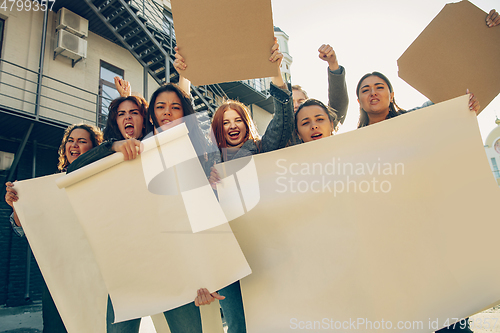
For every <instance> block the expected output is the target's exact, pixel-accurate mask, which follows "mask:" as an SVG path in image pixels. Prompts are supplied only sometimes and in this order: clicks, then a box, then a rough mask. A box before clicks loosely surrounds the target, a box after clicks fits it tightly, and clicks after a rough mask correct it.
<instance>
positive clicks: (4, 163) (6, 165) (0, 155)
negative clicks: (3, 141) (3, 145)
mask: <svg viewBox="0 0 500 333" xmlns="http://www.w3.org/2000/svg"><path fill="white" fill-rule="evenodd" d="M12 162H14V154H13V153H7V152H5V151H0V170H9V169H10V166H11V165H12Z"/></svg>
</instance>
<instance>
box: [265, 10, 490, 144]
mask: <svg viewBox="0 0 500 333" xmlns="http://www.w3.org/2000/svg"><path fill="white" fill-rule="evenodd" d="M449 2H452V1H445V0H308V1H298V0H272V5H273V19H274V25H275V26H278V27H280V28H281V29H282V30H283V31H284V32H285V33H286V34H287V35H288V36H289V37H290V40H289V51H290V55H291V56H292V57H293V63H292V67H291V74H292V82H293V84H300V85H301V86H302V87H303V88H304V89H305V90H306V91H307V93H308V95H309V97H311V98H316V99H319V100H321V101H323V102H325V103H327V102H328V92H327V90H328V82H327V72H326V68H327V63H326V62H324V61H322V60H321V59H319V58H318V51H317V50H318V48H319V47H320V46H321V44H330V45H331V46H332V47H333V48H334V50H335V52H336V54H337V58H338V60H339V64H340V65H342V66H344V68H345V69H346V81H347V89H348V93H349V109H348V113H347V118H346V121H345V123H344V125H342V126H341V127H340V131H339V132H340V133H342V132H346V131H351V130H353V129H355V128H356V125H357V121H358V117H359V105H358V102H357V100H356V92H355V89H356V85H357V83H358V80H359V79H360V78H361V77H362V76H363V75H364V74H366V73H368V72H373V71H378V72H381V73H383V74H385V75H386V76H387V77H388V78H389V80H391V83H392V85H393V87H394V92H395V99H396V101H397V103H398V105H399V106H400V107H401V108H403V109H411V108H413V107H415V106H419V105H421V104H422V103H424V102H425V101H426V100H427V98H426V97H425V96H424V95H422V94H421V93H419V92H418V91H417V90H416V89H414V88H413V87H411V86H410V85H408V84H407V83H406V82H404V81H403V80H401V79H400V78H399V77H398V66H397V59H398V58H399V57H400V56H401V55H402V54H403V53H404V51H405V50H406V49H407V48H408V46H409V45H410V44H411V43H412V42H413V41H414V40H415V38H417V37H418V35H419V34H420V33H421V32H422V31H423V30H424V29H425V27H426V26H427V25H428V24H429V23H430V22H431V21H432V19H433V18H434V17H435V16H436V15H437V14H438V13H439V12H440V11H441V9H442V8H443V7H444V5H445V4H446V3H449ZM455 2H457V1H455ZM471 2H472V3H474V4H475V5H476V6H477V7H479V8H481V9H482V10H483V11H485V12H489V11H490V10H491V9H493V8H495V9H496V10H497V11H498V10H499V9H500V1H498V0H472V1H471ZM485 17H486V16H485ZM492 29H500V26H497V27H494V28H492ZM499 61H500V59H499ZM464 94H465V91H464ZM479 102H481V101H479ZM495 115H497V116H498V117H499V118H500V97H498V96H497V98H495V99H494V100H493V101H492V102H491V103H490V105H489V106H488V107H487V108H485V109H484V110H483V111H482V112H481V114H480V115H479V116H478V121H479V127H480V129H481V135H482V137H483V142H484V140H485V139H486V136H487V135H488V134H489V133H490V131H491V130H492V129H493V128H494V127H495V126H496V124H495Z"/></svg>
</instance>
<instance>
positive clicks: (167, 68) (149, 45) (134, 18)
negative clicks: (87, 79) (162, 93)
mask: <svg viewBox="0 0 500 333" xmlns="http://www.w3.org/2000/svg"><path fill="white" fill-rule="evenodd" d="M84 1H85V3H87V5H88V6H89V7H90V8H91V9H92V11H93V12H94V13H95V15H97V16H98V17H99V18H100V20H101V21H102V22H103V23H104V24H105V25H106V26H107V28H108V29H109V30H110V31H111V32H112V33H113V35H114V36H115V37H116V39H118V40H119V41H120V42H121V44H122V45H123V46H124V47H125V48H126V49H128V50H129V51H130V53H131V54H132V55H133V56H134V57H135V58H136V59H137V61H139V63H141V64H142V66H143V67H144V68H145V69H146V70H147V72H148V73H149V74H150V75H151V76H152V77H153V78H154V79H155V80H156V82H157V83H158V84H159V85H161V84H163V83H165V82H178V80H179V75H178V73H177V71H176V70H175V69H174V67H173V61H174V59H175V58H174V53H175V51H174V47H175V46H176V41H175V32H174V28H173V21H172V19H171V18H170V17H169V16H168V15H167V13H166V12H165V10H164V8H162V6H160V5H159V4H158V3H156V2H155V1H149V0H84ZM191 96H193V101H194V107H195V111H197V112H202V111H207V112H208V115H209V116H211V115H212V114H213V112H214V111H215V108H216V106H217V105H218V104H220V102H221V100H222V99H223V98H226V97H227V96H226V94H225V93H224V91H223V90H222V89H221V88H220V87H219V85H208V86H197V87H195V86H191ZM200 115H201V114H200ZM205 118H206V117H203V116H202V117H201V119H199V120H200V121H201V122H202V123H206V122H207V121H208V122H209V119H208V118H206V119H205ZM203 125H205V124H203ZM203 127H205V126H203Z"/></svg>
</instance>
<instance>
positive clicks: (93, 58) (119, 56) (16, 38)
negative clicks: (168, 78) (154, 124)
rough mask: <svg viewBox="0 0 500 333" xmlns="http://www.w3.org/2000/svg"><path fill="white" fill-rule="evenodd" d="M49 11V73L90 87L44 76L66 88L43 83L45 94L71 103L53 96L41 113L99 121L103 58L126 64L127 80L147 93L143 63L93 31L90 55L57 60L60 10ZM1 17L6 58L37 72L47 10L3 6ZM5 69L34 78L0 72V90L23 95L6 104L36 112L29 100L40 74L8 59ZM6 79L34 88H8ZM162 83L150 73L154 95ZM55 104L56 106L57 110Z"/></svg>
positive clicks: (72, 120)
mask: <svg viewBox="0 0 500 333" xmlns="http://www.w3.org/2000/svg"><path fill="white" fill-rule="evenodd" d="M49 14H50V15H49V22H48V27H47V45H46V49H45V62H44V74H45V75H46V76H49V77H51V78H54V79H57V80H60V81H63V82H65V83H68V84H71V85H74V86H76V87H78V88H81V89H84V90H86V91H88V92H82V91H80V90H78V89H75V88H71V87H69V86H67V85H64V84H61V83H58V82H56V81H54V80H50V79H47V78H45V79H44V81H43V85H44V86H47V87H50V88H55V89H57V90H60V91H62V92H56V91H54V90H53V89H50V88H47V87H44V88H42V95H43V96H46V97H50V98H53V99H56V100H62V101H64V102H66V103H68V104H70V105H65V104H62V103H60V102H59V101H54V100H51V99H50V98H46V97H45V98H42V100H41V105H42V107H41V109H40V116H42V117H48V118H50V119H54V120H57V121H61V122H65V123H75V122H81V121H82V120H83V121H85V122H90V123H95V121H96V102H97V94H98V91H99V70H100V61H101V60H103V61H105V62H107V63H110V64H112V65H113V66H116V67H118V68H121V69H123V70H124V71H125V79H126V80H128V81H130V83H131V85H132V90H133V91H137V92H139V93H141V94H143V67H142V66H141V65H140V63H139V62H138V61H136V59H135V58H134V57H133V56H132V54H130V52H129V51H128V50H126V49H125V48H123V47H121V46H119V45H116V44H114V43H112V42H110V41H108V40H106V39H104V38H102V37H100V36H98V35H96V34H94V33H92V32H89V36H88V38H87V58H86V59H84V60H82V61H80V62H78V63H77V64H76V65H75V67H74V68H72V67H71V59H68V58H65V57H63V56H61V55H59V56H58V57H57V58H56V59H55V60H54V59H53V55H54V48H55V45H56V32H55V26H56V18H57V15H56V13H54V12H49ZM0 16H1V17H2V18H4V19H5V32H4V44H3V51H2V53H3V54H2V58H3V59H5V60H7V61H10V62H13V63H15V64H17V65H19V66H22V67H26V68H28V69H30V70H33V71H37V70H38V63H39V53H40V46H41V31H42V25H43V13H42V12H34V11H31V12H30V11H28V12H27V11H24V12H15V11H13V12H8V11H7V12H6V11H0ZM2 69H3V70H4V71H7V72H9V73H14V74H16V75H18V76H20V77H22V78H25V79H27V80H31V81H34V82H35V83H30V82H26V81H24V80H22V79H16V78H13V77H11V76H9V75H6V74H5V73H2V75H1V77H0V80H1V82H2V84H0V93H2V94H5V95H8V96H13V97H15V98H17V99H19V100H22V101H18V100H15V99H9V98H7V99H5V98H3V101H2V104H7V105H8V106H10V107H13V108H16V109H20V110H23V111H26V112H30V113H33V112H34V106H33V105H32V104H29V102H32V103H34V101H35V95H34V94H33V93H34V92H35V91H36V80H37V75H36V74H33V73H27V72H26V71H25V70H22V69H17V68H15V67H13V66H11V65H7V64H4V65H3V68H2ZM5 83H7V84H12V85H14V86H16V87H19V88H22V89H25V90H28V91H29V92H26V91H24V92H23V91H21V90H19V89H16V88H13V87H9V86H7V85H6V84H5ZM157 86H158V85H157V84H156V82H155V81H154V80H153V79H152V78H151V77H150V79H149V80H148V93H149V94H151V92H153V91H154V90H155V89H156V88H157ZM30 92H31V93H30ZM69 95H74V96H77V97H72V96H69ZM147 97H149V96H146V98H147ZM23 101H25V102H23ZM51 108H52V109H56V110H57V111H53V110H51ZM82 109H84V110H82ZM62 112H64V113H62Z"/></svg>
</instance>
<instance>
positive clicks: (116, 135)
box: [104, 95, 148, 140]
mask: <svg viewBox="0 0 500 333" xmlns="http://www.w3.org/2000/svg"><path fill="white" fill-rule="evenodd" d="M125 101H131V102H133V103H134V104H135V105H137V107H138V108H139V112H140V113H141V116H142V118H143V119H144V120H143V125H144V127H143V128H142V135H141V137H140V138H139V140H140V139H142V138H143V137H144V135H146V122H147V119H146V114H147V109H148V102H146V100H145V99H144V98H142V97H140V96H133V95H131V96H128V97H118V98H115V99H114V100H112V101H111V103H110V104H109V107H108V110H109V113H108V121H107V122H106V127H105V128H104V139H105V140H109V139H116V140H124V139H125V138H124V137H123V135H122V133H121V132H120V129H119V128H118V124H117V123H116V117H117V115H118V107H119V106H120V104H122V103H123V102H125Z"/></svg>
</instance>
